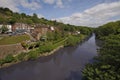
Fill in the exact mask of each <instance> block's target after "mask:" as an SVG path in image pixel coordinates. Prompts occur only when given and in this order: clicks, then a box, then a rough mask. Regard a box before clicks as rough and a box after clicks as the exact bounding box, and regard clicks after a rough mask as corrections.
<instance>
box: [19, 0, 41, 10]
mask: <svg viewBox="0 0 120 80" xmlns="http://www.w3.org/2000/svg"><path fill="white" fill-rule="evenodd" d="M20 4H21V5H22V7H24V8H27V9H31V10H37V9H39V8H41V5H40V3H38V2H35V1H32V2H29V1H28V0H20Z"/></svg>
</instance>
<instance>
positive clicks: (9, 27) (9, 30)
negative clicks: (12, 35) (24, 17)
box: [0, 24, 12, 32]
mask: <svg viewBox="0 0 120 80" xmlns="http://www.w3.org/2000/svg"><path fill="white" fill-rule="evenodd" d="M3 26H5V27H7V28H8V31H7V32H12V25H3V24H1V25H0V28H2V27H3Z"/></svg>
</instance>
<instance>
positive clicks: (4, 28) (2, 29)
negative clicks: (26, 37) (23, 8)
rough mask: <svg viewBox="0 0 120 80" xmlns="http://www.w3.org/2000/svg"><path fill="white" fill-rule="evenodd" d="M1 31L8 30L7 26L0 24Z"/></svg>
mask: <svg viewBox="0 0 120 80" xmlns="http://www.w3.org/2000/svg"><path fill="white" fill-rule="evenodd" d="M1 31H2V33H5V32H7V31H8V28H7V27H6V26H4V25H3V26H2V28H1Z"/></svg>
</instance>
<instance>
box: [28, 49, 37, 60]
mask: <svg viewBox="0 0 120 80" xmlns="http://www.w3.org/2000/svg"><path fill="white" fill-rule="evenodd" d="M37 57H39V56H38V52H37V51H30V52H29V53H28V56H27V58H28V60H34V59H37Z"/></svg>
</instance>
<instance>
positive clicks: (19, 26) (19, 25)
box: [12, 23, 34, 32]
mask: <svg viewBox="0 0 120 80" xmlns="http://www.w3.org/2000/svg"><path fill="white" fill-rule="evenodd" d="M33 29H34V27H31V26H30V25H28V24H25V23H15V24H14V25H13V26H12V31H13V32H14V31H19V30H24V31H27V32H30V30H33Z"/></svg>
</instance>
